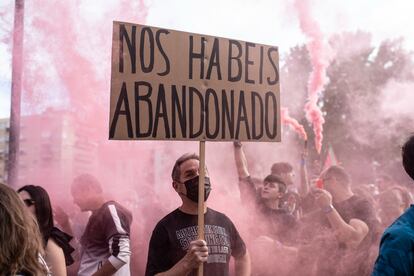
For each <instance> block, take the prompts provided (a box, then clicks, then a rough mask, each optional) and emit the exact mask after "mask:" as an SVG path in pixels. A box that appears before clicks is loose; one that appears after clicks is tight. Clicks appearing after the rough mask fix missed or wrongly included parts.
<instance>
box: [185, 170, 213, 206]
mask: <svg viewBox="0 0 414 276" xmlns="http://www.w3.org/2000/svg"><path fill="white" fill-rule="evenodd" d="M198 178H199V177H198V175H197V176H195V177H193V178H191V179H188V180H187V181H185V182H184V185H185V188H186V189H187V197H188V198H189V199H190V200H192V201H194V202H198ZM210 191H211V184H210V178H209V177H208V176H206V177H205V178H204V201H206V200H207V198H208V196H209V195H210Z"/></svg>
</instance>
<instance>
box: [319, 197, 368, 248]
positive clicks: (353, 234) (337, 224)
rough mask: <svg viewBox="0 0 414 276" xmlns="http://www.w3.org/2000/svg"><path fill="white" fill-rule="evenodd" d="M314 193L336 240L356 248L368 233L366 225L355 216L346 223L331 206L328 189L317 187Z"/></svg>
mask: <svg viewBox="0 0 414 276" xmlns="http://www.w3.org/2000/svg"><path fill="white" fill-rule="evenodd" d="M314 194H315V200H316V202H317V204H318V205H319V207H320V208H321V210H322V212H323V213H324V214H325V215H326V217H327V219H328V221H329V223H330V225H331V227H332V228H333V229H334V231H335V235H336V237H337V240H338V241H339V242H343V243H345V244H346V245H347V246H349V247H350V248H356V247H357V246H358V245H359V244H360V243H361V242H362V240H363V239H364V238H365V236H366V235H367V234H368V231H369V228H368V225H367V224H366V223H365V222H364V221H362V220H360V219H356V218H353V219H351V220H350V221H349V223H347V222H346V221H345V220H344V219H343V218H342V217H341V215H340V214H339V213H338V211H337V210H336V209H335V208H334V207H333V206H332V196H331V194H329V192H328V191H326V190H322V189H317V190H315V191H314Z"/></svg>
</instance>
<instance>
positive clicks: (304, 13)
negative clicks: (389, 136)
mask: <svg viewBox="0 0 414 276" xmlns="http://www.w3.org/2000/svg"><path fill="white" fill-rule="evenodd" d="M294 6H295V8H296V10H297V12H298V16H299V21H300V27H301V29H302V31H303V32H304V33H305V34H306V36H307V37H308V39H309V42H308V43H307V48H308V51H309V55H310V59H311V64H312V67H313V71H312V72H311V74H310V76H309V80H308V102H307V103H306V105H305V113H306V119H307V120H308V121H309V122H310V123H311V124H312V125H313V131H314V133H315V146H316V150H317V151H318V153H320V151H321V148H322V139H323V124H324V123H325V120H324V118H323V114H322V112H321V109H320V108H319V107H318V105H317V103H318V99H319V96H320V93H321V92H322V89H323V87H324V85H325V84H326V83H327V81H328V78H327V76H326V68H327V67H328V65H329V55H330V50H329V48H328V45H327V44H326V43H324V41H323V34H322V31H321V29H320V27H319V25H318V22H316V21H315V20H314V19H313V18H312V15H311V13H310V7H309V1H308V0H304V1H300V0H296V1H295V3H294Z"/></svg>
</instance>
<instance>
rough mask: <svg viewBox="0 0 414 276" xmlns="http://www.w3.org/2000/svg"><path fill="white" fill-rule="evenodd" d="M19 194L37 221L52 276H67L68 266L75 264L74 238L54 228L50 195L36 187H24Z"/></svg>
mask: <svg viewBox="0 0 414 276" xmlns="http://www.w3.org/2000/svg"><path fill="white" fill-rule="evenodd" d="M18 193H19V195H20V197H21V199H22V200H23V202H24V203H25V204H26V206H27V208H28V209H29V211H30V212H31V213H32V214H33V215H34V216H35V217H36V219H37V223H38V225H39V229H40V233H41V235H42V237H43V246H44V249H45V259H46V262H47V264H48V265H49V266H50V268H51V272H52V275H57V276H61V275H62V276H66V266H69V265H71V264H72V263H73V259H72V257H71V255H70V254H71V253H72V252H73V251H74V249H73V248H72V247H71V246H70V244H69V241H70V240H71V239H72V237H71V236H69V235H68V234H66V233H64V232H62V231H60V230H59V229H58V228H56V227H54V222H53V212H52V205H51V203H50V199H49V195H48V193H47V192H46V190H45V189H43V188H42V187H40V186H34V185H26V186H23V187H21V188H20V189H19V190H18Z"/></svg>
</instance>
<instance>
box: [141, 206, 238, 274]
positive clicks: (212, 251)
mask: <svg viewBox="0 0 414 276" xmlns="http://www.w3.org/2000/svg"><path fill="white" fill-rule="evenodd" d="M204 223H205V227H204V231H205V241H206V242H207V246H208V251H209V255H208V261H207V262H206V263H205V264H204V275H214V276H220V275H229V261H230V256H233V257H235V258H238V257H242V256H244V254H245V253H246V246H245V244H244V241H243V240H242V238H241V237H240V235H239V233H238V231H237V229H236V227H235V226H234V224H233V223H232V222H231V220H230V219H229V218H228V217H227V216H226V215H224V214H222V213H219V212H217V211H214V210H212V209H210V208H207V212H206V214H205V216H204ZM197 230H198V226H197V215H190V214H186V213H184V212H182V211H180V210H179V209H176V210H174V211H173V212H171V213H170V214H168V215H167V216H165V217H164V218H163V219H162V220H161V221H160V222H158V224H157V225H156V226H155V229H154V231H153V232H152V237H151V241H150V245H149V251H148V261H147V268H146V272H145V275H146V276H152V275H155V274H157V273H160V272H164V271H167V270H169V269H170V268H172V267H173V266H174V265H175V264H176V263H177V262H178V261H179V260H181V259H182V258H183V257H184V256H185V254H186V253H187V250H188V247H189V245H190V242H191V241H193V240H196V239H197ZM189 275H197V270H194V271H193V272H192V273H190V274H189Z"/></svg>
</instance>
